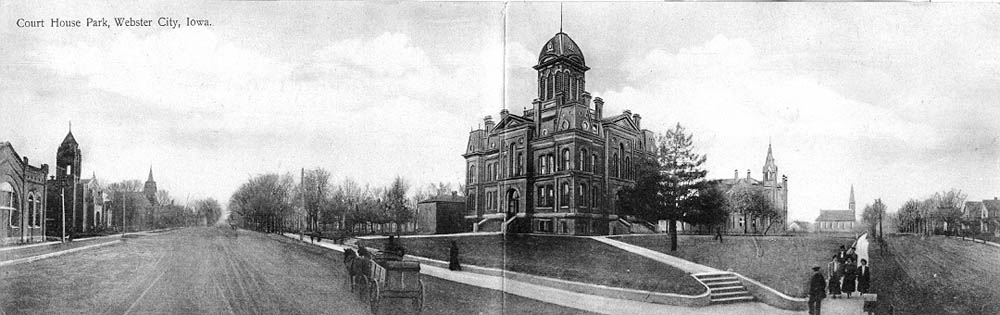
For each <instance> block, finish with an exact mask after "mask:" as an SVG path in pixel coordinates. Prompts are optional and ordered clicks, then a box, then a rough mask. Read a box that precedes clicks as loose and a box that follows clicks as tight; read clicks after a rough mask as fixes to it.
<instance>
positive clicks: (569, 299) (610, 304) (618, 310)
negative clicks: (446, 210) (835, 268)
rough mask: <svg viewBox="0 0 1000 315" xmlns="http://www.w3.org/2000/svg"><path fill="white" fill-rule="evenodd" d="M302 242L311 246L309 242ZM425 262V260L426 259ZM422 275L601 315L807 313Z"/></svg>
mask: <svg viewBox="0 0 1000 315" xmlns="http://www.w3.org/2000/svg"><path fill="white" fill-rule="evenodd" d="M285 236H286V237H289V238H292V239H296V240H297V239H298V234H291V233H289V234H285ZM303 242H306V243H310V242H309V241H308V239H306V240H304V241H303ZM312 244H315V245H318V246H322V247H326V248H329V249H333V250H336V251H343V250H344V249H345V248H346V246H343V245H337V244H332V243H329V242H327V241H325V240H324V241H323V242H320V243H318V244H317V243H312ZM424 259H426V258H424ZM420 273H423V274H425V275H428V276H431V277H435V278H440V279H444V280H448V281H453V282H458V283H463V284H467V285H472V286H477V287H481V288H487V289H492V290H498V291H503V292H507V293H510V294H514V295H518V296H523V297H526V298H530V299H534V300H538V301H542V302H546V303H551V304H556V305H560V306H565V307H572V308H575V309H580V310H585V311H589V312H596V313H602V314H693V315H701V314H705V315H708V314H723V315H746V314H775V315H782V314H804V312H793V311H786V310H781V309H777V308H774V307H771V306H768V305H766V304H764V303H741V304H723V305H711V306H706V307H697V308H692V307H682V306H672V305H663V304H654V303H645V302H638V301H631V300H622V299H615V298H608V297H602V296H596V295H589V294H582V293H576V292H571V291H566V290H562V289H558V288H553V287H548V286H541V285H535V284H530V283H525V282H521V281H515V280H510V279H506V278H504V277H497V276H488V275H483V274H479V273H472V272H460V271H458V272H456V271H451V270H448V269H447V268H441V267H436V266H431V265H426V264H425V265H421V266H420Z"/></svg>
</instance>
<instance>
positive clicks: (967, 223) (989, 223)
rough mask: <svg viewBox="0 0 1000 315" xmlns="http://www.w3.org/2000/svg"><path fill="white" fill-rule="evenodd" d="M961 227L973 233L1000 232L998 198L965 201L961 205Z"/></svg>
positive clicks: (999, 205)
mask: <svg viewBox="0 0 1000 315" xmlns="http://www.w3.org/2000/svg"><path fill="white" fill-rule="evenodd" d="M962 222H963V223H962V229H963V230H965V231H970V232H974V233H993V234H997V233H1000V200H998V199H997V198H996V197H993V199H992V200H990V199H987V200H983V201H966V202H965V204H964V205H963V206H962Z"/></svg>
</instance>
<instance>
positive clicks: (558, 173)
mask: <svg viewBox="0 0 1000 315" xmlns="http://www.w3.org/2000/svg"><path fill="white" fill-rule="evenodd" d="M534 69H535V70H536V71H537V73H538V76H537V83H538V97H537V98H536V99H535V100H534V101H533V102H532V104H531V108H528V109H525V110H524V111H523V112H522V113H520V115H519V114H518V113H510V112H509V111H508V110H507V109H504V110H502V111H501V112H500V119H499V121H497V122H496V123H494V121H493V119H492V117H490V116H486V118H485V119H484V122H485V128H484V129H478V130H473V131H472V132H471V133H470V134H469V142H468V147H467V150H466V153H465V154H464V155H463V156H464V157H465V159H466V171H467V174H466V183H467V188H466V189H467V191H466V196H468V197H467V201H466V216H465V218H466V219H467V220H468V221H467V224H472V226H473V229H474V230H478V231H511V232H535V233H554V234H573V235H589V234H608V233H609V231H611V230H612V228H614V225H616V224H620V223H618V215H617V213H616V210H615V200H614V199H615V197H614V196H617V192H618V190H620V189H621V188H623V187H625V186H628V185H632V184H633V183H634V181H633V180H634V178H635V174H634V170H635V169H634V163H635V162H634V161H637V160H638V159H639V158H641V157H643V156H647V155H651V154H652V149H653V147H654V138H653V133H652V132H650V131H648V130H643V129H641V126H640V116H639V115H638V114H632V113H631V112H630V111H628V110H626V111H624V112H623V113H621V114H618V115H611V116H607V117H606V116H604V101H603V100H601V98H599V97H598V98H594V99H593V104H591V101H592V100H591V95H590V93H589V92H587V91H586V75H585V74H586V72H587V70H589V69H590V68H588V67H587V65H586V62H585V59H584V56H583V52H582V51H581V50H580V47H579V46H577V44H576V43H575V42H574V41H573V40H572V39H571V38H570V37H569V36H568V35H566V34H565V33H562V32H559V33H557V34H556V35H555V36H553V37H552V39H550V40H549V41H548V42H546V43H545V45H543V46H542V50H541V53H539V56H538V64H537V65H536V66H534Z"/></svg>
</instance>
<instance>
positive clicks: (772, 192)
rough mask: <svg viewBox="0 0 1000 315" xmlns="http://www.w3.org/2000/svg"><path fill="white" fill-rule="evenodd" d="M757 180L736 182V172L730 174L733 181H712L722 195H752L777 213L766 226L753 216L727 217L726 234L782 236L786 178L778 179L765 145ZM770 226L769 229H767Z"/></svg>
mask: <svg viewBox="0 0 1000 315" xmlns="http://www.w3.org/2000/svg"><path fill="white" fill-rule="evenodd" d="M761 175H762V177H761V179H759V180H758V179H755V178H753V177H752V176H751V174H750V170H747V176H746V177H745V178H740V173H739V170H735V171H733V178H727V179H720V180H716V183H717V185H719V186H720V187H721V188H722V189H723V190H724V191H726V194H727V195H729V196H733V195H735V194H736V193H738V192H741V191H752V192H756V193H759V194H761V195H763V196H764V198H766V199H767V200H768V201H769V202H770V203H771V206H772V207H774V209H775V211H776V212H777V213H778V217H777V218H774V220H773V221H771V222H767V221H765V220H763V219H761V218H757V217H754V216H746V217H745V216H744V215H743V214H741V213H730V214H729V218H728V221H727V222H726V224H725V226H724V228H725V230H726V232H727V233H730V234H741V233H747V234H756V233H762V232H764V231H765V230H767V232H768V233H784V232H785V231H786V228H787V225H788V177H787V176H785V175H781V176H780V179H779V173H778V165H777V163H775V160H774V154H773V153H772V151H771V145H770V144H768V145H767V157H765V158H764V166H763V167H762V172H761ZM769 224H770V229H768V225H769Z"/></svg>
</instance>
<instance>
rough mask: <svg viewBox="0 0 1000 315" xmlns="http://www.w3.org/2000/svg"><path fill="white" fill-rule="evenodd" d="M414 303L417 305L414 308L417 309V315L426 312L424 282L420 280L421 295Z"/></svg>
mask: <svg viewBox="0 0 1000 315" xmlns="http://www.w3.org/2000/svg"><path fill="white" fill-rule="evenodd" d="M413 302H414V303H415V304H416V305H414V307H415V308H416V309H417V314H420V312H423V311H424V280H420V295H418V296H417V297H416V298H415V299H413Z"/></svg>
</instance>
